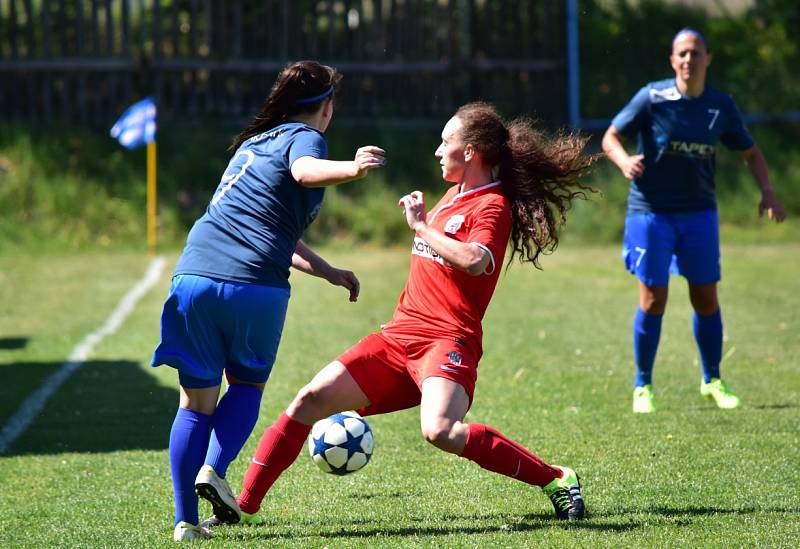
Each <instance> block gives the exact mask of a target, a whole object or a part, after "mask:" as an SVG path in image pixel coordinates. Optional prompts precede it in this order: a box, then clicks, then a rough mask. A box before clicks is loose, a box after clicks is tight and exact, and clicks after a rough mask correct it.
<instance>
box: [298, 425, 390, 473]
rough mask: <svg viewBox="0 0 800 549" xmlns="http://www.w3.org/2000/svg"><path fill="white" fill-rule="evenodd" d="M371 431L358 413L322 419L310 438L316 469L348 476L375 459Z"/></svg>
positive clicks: (312, 429) (309, 447) (310, 448)
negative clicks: (370, 459) (372, 458)
mask: <svg viewBox="0 0 800 549" xmlns="http://www.w3.org/2000/svg"><path fill="white" fill-rule="evenodd" d="M373 445H374V441H373V438H372V429H370V428H369V425H367V422H366V421H365V420H364V418H363V417H361V416H360V415H359V414H357V413H356V412H342V413H340V414H334V415H332V416H331V417H329V418H325V419H321V420H319V421H318V422H316V423H315V424H314V426H313V427H312V428H311V433H310V434H309V435H308V453H309V454H311V459H312V460H313V461H314V463H316V464H317V467H319V468H320V469H322V470H323V471H324V472H326V473H330V474H332V475H349V474H350V473H355V472H356V471H358V470H359V469H361V468H362V467H363V466H364V465H366V464H367V462H368V461H369V458H371V457H372V447H373Z"/></svg>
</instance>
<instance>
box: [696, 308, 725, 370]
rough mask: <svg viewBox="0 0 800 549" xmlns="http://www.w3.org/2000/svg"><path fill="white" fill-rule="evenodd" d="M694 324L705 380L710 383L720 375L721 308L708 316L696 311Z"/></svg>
mask: <svg viewBox="0 0 800 549" xmlns="http://www.w3.org/2000/svg"><path fill="white" fill-rule="evenodd" d="M693 325H694V339H695V341H696V342H697V349H698V350H699V351H700V362H702V365H703V381H705V382H706V383H708V382H709V381H711V378H712V377H719V363H720V361H721V360H722V315H721V314H720V312H719V309H717V311H716V312H715V313H712V314H710V315H708V316H703V315H699V314H697V313H694V322H693Z"/></svg>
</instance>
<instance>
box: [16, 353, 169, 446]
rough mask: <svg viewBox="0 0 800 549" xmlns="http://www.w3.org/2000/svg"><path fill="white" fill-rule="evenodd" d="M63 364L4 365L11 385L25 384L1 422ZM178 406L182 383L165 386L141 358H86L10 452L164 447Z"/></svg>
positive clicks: (20, 363) (25, 363) (28, 363)
mask: <svg viewBox="0 0 800 549" xmlns="http://www.w3.org/2000/svg"><path fill="white" fill-rule="evenodd" d="M60 367H61V363H55V362H17V363H9V364H0V376H2V379H4V380H8V379H11V380H12V382H11V387H15V386H17V387H20V386H23V387H21V389H22V390H21V391H20V392H19V393H18V394H14V395H11V397H12V398H13V399H14V400H15V401H17V402H16V403H15V405H14V406H13V410H10V411H9V410H8V407H5V408H4V411H7V412H9V415H8V416H7V417H2V418H0V423H2V424H5V422H6V421H8V419H9V418H10V414H13V413H16V410H17V409H18V408H19V404H20V403H21V402H22V401H23V399H24V398H25V397H26V396H27V395H28V394H30V393H31V392H32V391H33V390H34V389H35V388H37V387H38V386H39V385H40V384H41V383H42V382H43V381H44V380H45V379H47V375H49V374H50V373H52V372H55V371H57V370H58V369H59V368H60ZM14 379H17V381H19V383H14ZM32 381H33V383H31V382H32ZM25 385H32V388H31V390H29V391H28V390H24V389H25V387H24V386H25ZM177 405H178V392H177V388H175V389H172V388H167V387H162V386H160V385H159V384H158V383H157V381H156V379H155V378H154V377H153V376H151V375H150V374H148V373H147V371H146V370H145V369H144V367H143V366H142V365H141V364H140V363H138V362H133V361H129V360H113V361H103V360H92V361H87V362H85V363H84V364H83V365H82V366H81V367H80V368H79V369H78V370H77V371H75V372H74V373H73V374H72V376H70V377H69V378H68V379H67V380H66V382H64V384H63V385H62V386H61V387H60V388H59V389H58V391H56V393H55V394H54V395H52V396H51V397H50V399H49V400H48V401H47V403H46V404H45V406H44V409H43V410H42V411H41V412H40V413H39V415H38V416H37V417H36V418H35V419H34V421H33V422H32V423H31V425H30V426H29V427H28V429H27V430H26V431H25V432H24V433H22V435H21V436H20V437H19V438H18V439H17V440H15V441H14V442H13V443H12V444H11V446H10V448H9V449H8V451H7V452H6V453H5V455H7V456H13V455H26V454H56V453H62V452H91V453H95V452H114V451H118V450H133V449H143V450H161V449H165V448H167V444H168V441H169V430H170V426H171V425H172V420H173V418H174V417H175V410H176V407H177Z"/></svg>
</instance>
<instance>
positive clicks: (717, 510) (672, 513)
mask: <svg viewBox="0 0 800 549" xmlns="http://www.w3.org/2000/svg"><path fill="white" fill-rule="evenodd" d="M757 513H779V514H800V509H789V508H783V507H781V508H775V509H759V508H756V507H744V508H742V507H737V508H735V509H729V508H724V507H674V508H673V507H654V508H652V509H623V510H621V511H618V512H614V513H593V514H592V516H595V517H610V518H611V517H620V516H629V515H656V516H661V517H693V516H706V515H754V514H757Z"/></svg>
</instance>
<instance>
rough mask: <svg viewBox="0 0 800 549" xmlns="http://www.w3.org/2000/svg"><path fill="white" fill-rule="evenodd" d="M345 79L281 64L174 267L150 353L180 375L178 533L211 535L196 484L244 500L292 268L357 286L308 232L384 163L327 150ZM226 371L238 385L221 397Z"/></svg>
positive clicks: (175, 464)
mask: <svg viewBox="0 0 800 549" xmlns="http://www.w3.org/2000/svg"><path fill="white" fill-rule="evenodd" d="M340 79H341V76H340V75H339V74H338V73H337V72H336V70H335V69H333V68H331V67H327V66H325V65H321V64H319V63H317V62H314V61H301V62H298V63H294V64H291V65H289V66H287V67H286V68H285V69H284V70H283V71H282V72H281V73H280V75H279V76H278V79H277V80H276V82H275V85H274V86H273V88H272V90H271V92H270V95H269V97H268V98H267V100H266V102H265V103H264V106H263V107H262V109H261V112H259V113H258V115H257V116H256V117H255V118H254V119H253V120H252V121H251V122H250V124H249V125H248V126H247V127H246V128H245V129H244V130H243V131H242V133H240V134H239V136H238V137H237V138H236V140H235V141H234V143H233V145H232V146H231V148H230V151H231V152H232V153H233V156H232V157H231V160H230V162H229V164H228V167H227V169H226V170H225V173H224V174H223V175H222V179H221V180H220V183H219V186H218V187H217V189H216V192H215V193H214V196H213V198H212V199H211V202H210V203H209V206H208V208H207V210H206V212H205V213H204V214H203V216H202V217H201V218H200V219H198V221H197V222H196V223H195V224H194V227H192V230H191V231H190V232H189V236H188V238H187V241H186V247H185V248H184V250H183V254H182V255H181V257H180V260H179V261H178V265H177V267H176V269H175V274H174V277H173V279H172V286H171V288H170V291H169V296H168V297H167V300H166V302H165V303H164V310H163V313H162V316H161V342H160V343H159V345H158V347H157V348H156V350H155V353H154V355H153V359H152V365H153V366H158V365H161V364H166V365H169V366H172V367H173V368H176V369H177V370H178V379H179V382H180V402H179V408H178V413H177V415H176V416H175V421H174V423H173V424H172V430H171V432H170V441H169V456H170V468H171V471H172V483H173V489H174V495H175V520H174V532H173V538H174V539H175V540H176V541H187V540H192V539H197V538H205V537H209V536H210V533H209V532H208V530H207V529H205V528H203V527H202V526H199V525H198V498H197V495H198V494H199V495H200V496H201V497H203V498H205V499H207V500H209V501H210V502H211V504H212V506H213V507H214V512H215V514H216V515H220V514H224V513H225V511H226V510H227V509H230V508H231V505H230V503H234V504H235V498H234V496H233V494H232V492H231V489H230V487H229V486H228V483H227V481H226V480H225V473H226V471H227V469H228V465H229V464H230V463H231V461H233V459H234V458H235V457H236V455H237V454H238V453H239V451H240V450H241V449H242V446H243V445H244V443H245V441H246V439H247V437H248V436H249V435H250V433H251V431H252V430H253V427H254V426H255V424H256V420H257V418H258V411H259V405H260V402H261V393H262V391H263V389H264V384H265V383H266V381H267V378H268V377H269V374H270V371H271V370H272V365H273V362H274V360H275V355H276V352H277V349H278V343H279V341H280V338H281V331H282V329H283V323H284V318H285V314H286V308H287V305H288V301H289V294H290V290H289V280H288V279H289V268H290V267H294V268H295V269H297V270H299V271H301V272H304V273H307V274H311V275H314V276H319V277H321V278H324V279H326V280H327V281H328V282H330V283H331V284H333V285H335V286H343V287H344V288H346V289H348V290H349V292H350V301H355V300H356V299H357V298H358V292H359V282H358V279H357V278H356V276H355V275H354V274H353V273H352V272H351V271H348V270H344V269H338V268H335V267H332V266H331V265H329V264H328V263H327V262H326V261H325V260H323V259H322V258H321V257H319V256H318V255H316V254H315V253H314V252H313V251H311V250H310V249H309V248H308V247H307V246H306V245H305V244H304V243H303V242H302V240H300V236H301V234H302V233H303V231H304V230H305V229H306V227H308V225H309V224H310V223H311V222H312V221H313V220H314V218H315V217H316V216H317V214H318V213H319V210H320V206H321V204H322V198H323V194H324V192H325V187H327V186H331V185H338V184H341V183H345V182H348V181H353V180H356V179H361V178H363V177H365V176H366V175H367V173H368V172H369V171H370V170H371V169H373V168H379V167H381V166H383V165H384V163H385V160H384V151H383V150H382V149H380V148H378V147H374V146H367V147H361V148H360V149H358V151H357V152H356V154H355V158H354V159H353V160H351V161H341V162H335V161H331V160H327V156H328V147H327V144H326V142H325V138H324V136H323V132H325V130H326V129H327V127H328V125H329V123H330V121H331V117H332V116H333V108H334V107H333V97H334V92H335V89H336V85H337V84H338V82H339V80H340ZM223 373H224V375H225V377H226V380H227V385H228V389H227V391H226V392H225V394H224V395H223V397H222V398H221V399H219V402H217V399H218V397H219V393H220V385H221V382H222V376H223ZM195 491H196V492H197V493H195ZM234 507H235V505H234ZM226 518H227V520H229V521H233V522H236V521H238V518H239V517H238V516H235V517H226Z"/></svg>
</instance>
